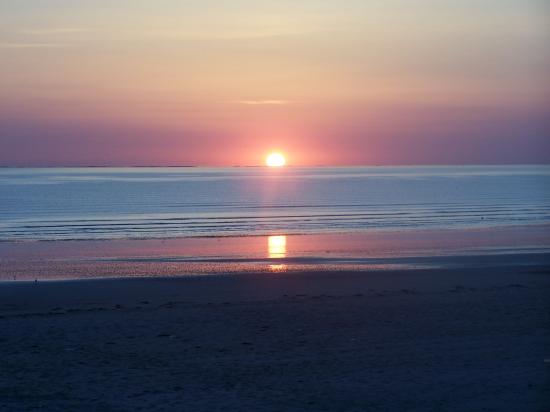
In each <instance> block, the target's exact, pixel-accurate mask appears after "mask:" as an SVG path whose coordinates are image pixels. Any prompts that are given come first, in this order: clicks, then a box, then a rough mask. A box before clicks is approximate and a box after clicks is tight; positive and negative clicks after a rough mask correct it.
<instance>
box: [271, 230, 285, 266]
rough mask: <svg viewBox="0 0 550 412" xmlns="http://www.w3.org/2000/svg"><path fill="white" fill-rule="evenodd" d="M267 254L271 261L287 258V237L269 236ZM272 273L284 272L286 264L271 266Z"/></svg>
mask: <svg viewBox="0 0 550 412" xmlns="http://www.w3.org/2000/svg"><path fill="white" fill-rule="evenodd" d="M267 253H268V257H269V258H270V259H281V258H284V257H286V236H284V235H279V236H269V237H268V238H267ZM269 269H270V270H271V271H272V272H283V271H285V270H286V265H285V264H278V265H269Z"/></svg>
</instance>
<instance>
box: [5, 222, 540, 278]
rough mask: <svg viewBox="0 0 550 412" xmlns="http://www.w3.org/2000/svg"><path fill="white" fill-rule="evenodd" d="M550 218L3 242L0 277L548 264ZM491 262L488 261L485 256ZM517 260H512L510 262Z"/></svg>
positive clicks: (84, 276)
mask: <svg viewBox="0 0 550 412" xmlns="http://www.w3.org/2000/svg"><path fill="white" fill-rule="evenodd" d="M549 253H550V231H549V225H540V226H536V227H532V226H516V227H499V228H491V229H445V230H416V231H409V230H406V231H379V232H369V233H367V232H362V233H345V234H316V235H296V236H295V235H288V236H286V235H275V236H251V237H235V238H177V239H149V240H111V241H60V242H34V243H0V262H1V263H2V265H1V267H0V281H9V280H14V279H15V280H17V281H22V280H33V281H34V280H35V279H37V280H46V279H78V278H84V279H85V278H90V277H109V278H116V277H132V276H147V275H150V276H176V275H191V274H198V275H201V274H202V275H212V274H219V273H235V274H238V273H240V272H246V273H253V272H258V273H264V272H268V273H270V272H275V273H280V272H300V271H319V270H323V271H346V270H355V271H367V270H370V271H372V270H395V269H415V268H417V269H418V268H425V269H429V268H446V267H453V266H459V267H464V266H468V264H467V263H468V260H472V261H473V262H472V263H471V264H470V265H471V266H478V265H481V264H483V265H489V266H491V265H492V263H491V260H494V261H495V262H497V261H501V262H503V261H505V260H506V259H508V260H512V261H513V260H514V259H523V260H524V261H526V263H529V261H530V259H532V260H533V261H534V262H536V261H541V263H545V264H546V263H548V259H547V256H548V254H549ZM484 262H486V263H484ZM512 263H513V262H512Z"/></svg>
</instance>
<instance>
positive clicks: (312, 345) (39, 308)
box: [0, 256, 550, 411]
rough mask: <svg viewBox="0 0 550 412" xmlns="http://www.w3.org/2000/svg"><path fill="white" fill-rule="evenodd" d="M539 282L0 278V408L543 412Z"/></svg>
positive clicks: (541, 273) (418, 277)
mask: <svg viewBox="0 0 550 412" xmlns="http://www.w3.org/2000/svg"><path fill="white" fill-rule="evenodd" d="M498 259H500V258H499V257H498V256H497V257H495V262H496V261H497V260H498ZM549 275H550V271H549V268H548V265H526V264H525V262H523V263H522V264H521V265H507V266H505V267H503V266H496V265H495V266H494V267H490V266H487V267H484V268H482V269H480V268H478V269H468V268H460V269H434V270H407V271H383V272H377V271H371V272H342V271H340V272H330V271H324V272H319V273H315V272H305V271H304V272H299V273H279V274H268V273H261V274H252V273H247V274H242V275H231V276H204V277H187V278H157V279H153V278H142V279H103V280H79V281H50V282H38V283H35V282H6V283H3V284H1V285H0V302H1V304H0V328H1V330H2V335H1V337H0V350H1V351H2V354H3V355H2V357H1V358H0V371H1V373H0V409H1V410H11V411H19V410H32V409H33V408H36V409H38V408H40V409H42V410H53V411H56V410H59V411H66V410H102V411H109V410H117V411H125V410H128V411H134V410H189V411H215V410H235V411H236V410H241V411H242V410H255V411H262V410H265V411H281V410H285V411H303V410H311V411H323V410H326V411H340V410H341V411H344V410H345V411H364V410H374V411H377V410H400V411H402V410H419V411H420V410H422V411H424V410H445V411H464V410H486V411H504V410H510V411H517V410H533V411H535V410H540V411H542V410H545V408H547V407H548V405H549V403H548V402H549V399H550V389H549V386H548V383H549V368H550V363H549V362H550V361H549V358H550V351H549V349H548V348H550V333H549V330H548V321H549V318H550V316H549V313H550V311H549V310H548V309H549V304H548V301H549V300H548V298H549V296H550V276H549Z"/></svg>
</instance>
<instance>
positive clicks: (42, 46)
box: [0, 43, 69, 49]
mask: <svg viewBox="0 0 550 412" xmlns="http://www.w3.org/2000/svg"><path fill="white" fill-rule="evenodd" d="M68 46H69V44H66V43H0V48H2V49H54V48H61V47H68Z"/></svg>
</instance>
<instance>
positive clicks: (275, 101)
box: [236, 100, 290, 106]
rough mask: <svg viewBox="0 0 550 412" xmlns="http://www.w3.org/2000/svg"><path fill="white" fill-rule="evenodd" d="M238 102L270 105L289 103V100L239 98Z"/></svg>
mask: <svg viewBox="0 0 550 412" xmlns="http://www.w3.org/2000/svg"><path fill="white" fill-rule="evenodd" d="M236 103H239V104H245V105H249V106H269V105H273V106H276V105H283V104H289V103H290V101H288V100H238V101H237V102H236Z"/></svg>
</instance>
